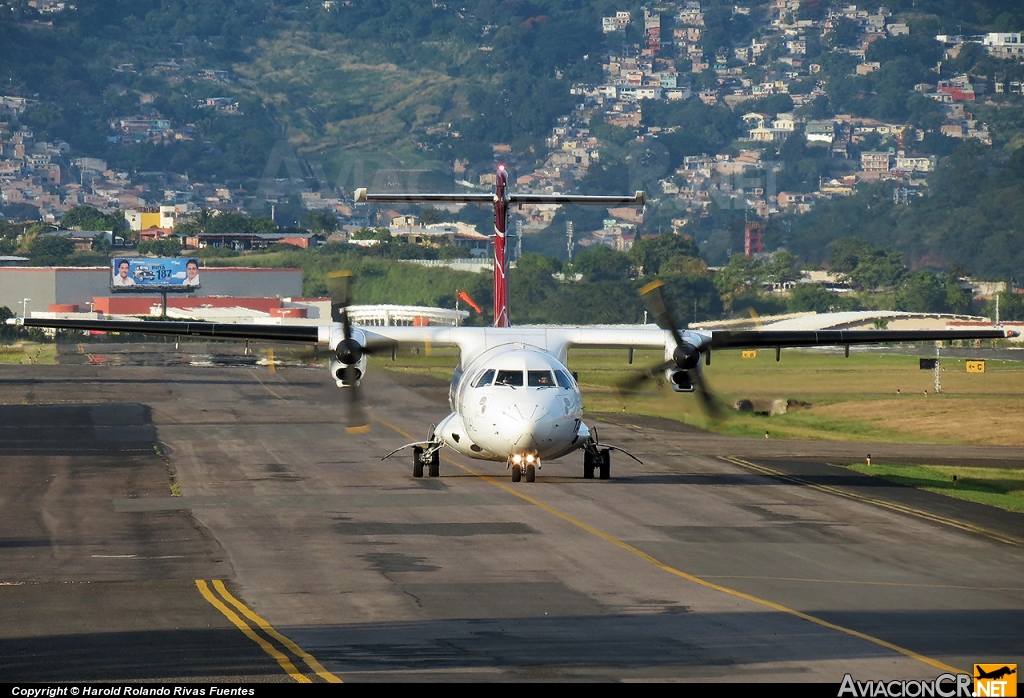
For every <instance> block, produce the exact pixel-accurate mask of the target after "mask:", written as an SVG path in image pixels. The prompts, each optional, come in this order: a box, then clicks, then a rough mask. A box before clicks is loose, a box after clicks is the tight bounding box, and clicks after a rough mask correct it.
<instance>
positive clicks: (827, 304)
mask: <svg viewBox="0 0 1024 698" xmlns="http://www.w3.org/2000/svg"><path fill="white" fill-rule="evenodd" d="M840 304H841V301H840V296H839V294H838V293H833V292H832V291H829V290H828V289H827V288H825V287H824V286H819V285H818V284H797V286H796V287H795V288H794V289H793V290H792V291H791V292H790V294H789V301H788V303H787V305H788V306H789V309H790V310H791V311H793V312H795V313H802V312H814V313H830V312H833V311H835V310H838V309H839V308H840ZM844 309H845V308H844Z"/></svg>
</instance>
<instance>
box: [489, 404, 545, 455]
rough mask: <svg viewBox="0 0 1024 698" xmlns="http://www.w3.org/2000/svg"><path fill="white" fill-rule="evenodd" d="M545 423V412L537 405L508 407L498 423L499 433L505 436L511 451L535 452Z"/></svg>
mask: <svg viewBox="0 0 1024 698" xmlns="http://www.w3.org/2000/svg"><path fill="white" fill-rule="evenodd" d="M547 421H550V418H549V417H548V414H547V411H546V410H545V409H543V408H542V407H540V406H539V405H510V406H509V408H508V409H506V410H505V411H504V413H503V414H502V416H501V420H500V421H499V427H500V433H502V434H504V435H505V438H506V439H507V441H508V446H509V449H510V450H511V451H515V452H519V453H526V452H529V451H536V450H537V449H538V447H539V446H540V443H539V442H540V441H541V439H542V438H543V432H544V431H545V430H546V424H545V422H547Z"/></svg>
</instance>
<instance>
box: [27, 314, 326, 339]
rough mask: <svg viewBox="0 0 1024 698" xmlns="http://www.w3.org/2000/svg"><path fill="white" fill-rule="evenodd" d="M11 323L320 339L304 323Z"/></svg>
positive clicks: (38, 320)
mask: <svg viewBox="0 0 1024 698" xmlns="http://www.w3.org/2000/svg"><path fill="white" fill-rule="evenodd" d="M7 323H8V324H11V325H20V326H22V327H45V328H48V329H54V330H91V331H93V332H139V333H141V334H161V335H175V336H181V337H186V336H188V337H209V338H211V339H253V340H264V341H281V342H302V343H305V344H316V343H317V342H318V341H320V328H319V327H315V326H306V325H249V324H244V325H243V324H235V323H230V322H190V321H184V320H65V319H51V318H10V319H9V320H8V321H7Z"/></svg>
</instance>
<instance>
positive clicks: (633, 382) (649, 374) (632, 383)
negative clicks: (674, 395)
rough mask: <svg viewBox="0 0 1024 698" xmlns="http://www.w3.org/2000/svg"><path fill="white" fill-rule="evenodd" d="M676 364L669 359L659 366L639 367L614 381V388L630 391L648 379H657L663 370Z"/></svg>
mask: <svg viewBox="0 0 1024 698" xmlns="http://www.w3.org/2000/svg"><path fill="white" fill-rule="evenodd" d="M675 365H676V362H675V361H673V360H671V359H669V360H668V361H666V362H665V363H663V364H661V365H659V366H651V367H649V368H644V369H640V370H639V371H635V372H633V373H630V374H629V375H627V376H626V377H625V378H620V379H619V380H618V381H616V382H615V389H616V391H617V392H619V393H620V394H621V393H632V392H636V390H637V389H638V388H639V387H640V386H641V385H643V384H644V383H646V382H647V381H649V380H657V379H658V378H659V376H661V374H662V373H663V372H664V371H667V370H668V369H670V368H672V367H673V366H675Z"/></svg>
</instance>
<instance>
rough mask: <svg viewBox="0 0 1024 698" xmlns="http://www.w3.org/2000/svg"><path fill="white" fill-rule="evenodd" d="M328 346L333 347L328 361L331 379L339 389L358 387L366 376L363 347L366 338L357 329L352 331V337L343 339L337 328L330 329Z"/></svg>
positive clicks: (339, 328) (339, 329)
mask: <svg viewBox="0 0 1024 698" xmlns="http://www.w3.org/2000/svg"><path fill="white" fill-rule="evenodd" d="M328 341H329V342H330V344H329V345H328V346H331V347H333V349H334V355H333V356H332V357H331V359H330V364H329V366H330V371H331V377H332V378H334V382H335V383H336V384H337V385H338V387H339V388H352V387H355V386H356V385H359V381H360V380H362V378H363V376H364V375H365V374H366V353H365V352H364V351H363V345H364V343H365V341H366V338H365V337H364V336H363V333H362V332H360V331H359V330H358V329H353V330H352V336H351V337H349V338H348V339H345V337H344V334H343V333H342V329H341V327H339V326H334V327H332V328H331V334H330V338H329V340H328Z"/></svg>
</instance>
